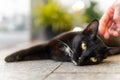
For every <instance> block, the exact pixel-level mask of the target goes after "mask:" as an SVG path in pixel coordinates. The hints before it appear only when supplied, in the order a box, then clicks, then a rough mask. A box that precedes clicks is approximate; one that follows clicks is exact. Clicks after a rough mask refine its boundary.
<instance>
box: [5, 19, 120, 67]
mask: <svg viewBox="0 0 120 80" xmlns="http://www.w3.org/2000/svg"><path fill="white" fill-rule="evenodd" d="M97 33H98V21H97V20H94V21H92V22H91V23H90V24H89V25H88V26H87V28H86V29H85V30H83V31H81V32H65V33H63V34H60V35H58V36H57V37H55V38H53V39H51V40H50V41H48V42H46V43H43V44H40V45H37V46H33V47H31V48H28V49H25V50H21V51H17V52H15V53H13V54H11V55H9V56H7V57H6V58H5V61H6V62H15V61H24V60H38V59H53V60H58V61H72V62H73V63H74V64H75V65H89V64H98V63H100V62H102V61H103V59H105V58H106V57H107V56H108V55H109V54H110V53H119V52H120V48H119V47H112V48H111V47H108V46H106V45H105V44H104V42H103V41H102V40H101V37H100V36H99V35H97Z"/></svg>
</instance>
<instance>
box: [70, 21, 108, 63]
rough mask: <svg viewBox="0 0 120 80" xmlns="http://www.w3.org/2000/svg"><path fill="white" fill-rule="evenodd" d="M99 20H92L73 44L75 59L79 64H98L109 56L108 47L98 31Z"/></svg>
mask: <svg viewBox="0 0 120 80" xmlns="http://www.w3.org/2000/svg"><path fill="white" fill-rule="evenodd" d="M98 25H99V23H98V21H97V20H94V21H92V22H91V23H90V24H89V25H88V26H87V27H86V29H85V30H84V31H83V32H82V33H81V34H79V35H77V36H76V37H75V38H74V40H73V44H72V50H73V51H74V54H75V55H74V56H73V59H74V61H75V62H76V63H77V65H92V64H98V63H100V62H101V61H103V59H104V58H105V57H106V56H107V53H108V48H107V46H106V45H105V44H104V43H103V41H102V40H101V38H100V37H99V36H98V35H97V33H98Z"/></svg>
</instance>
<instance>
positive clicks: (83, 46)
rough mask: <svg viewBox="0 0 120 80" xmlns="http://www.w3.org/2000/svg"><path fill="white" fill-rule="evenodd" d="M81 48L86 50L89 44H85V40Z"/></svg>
mask: <svg viewBox="0 0 120 80" xmlns="http://www.w3.org/2000/svg"><path fill="white" fill-rule="evenodd" d="M81 48H82V49H83V50H86V49H87V46H86V44H85V43H84V42H83V43H82V44H81Z"/></svg>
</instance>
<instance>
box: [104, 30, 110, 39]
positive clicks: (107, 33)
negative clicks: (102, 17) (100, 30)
mask: <svg viewBox="0 0 120 80" xmlns="http://www.w3.org/2000/svg"><path fill="white" fill-rule="evenodd" d="M109 37H110V34H109V32H108V31H106V32H105V34H104V38H105V39H108V38H109Z"/></svg>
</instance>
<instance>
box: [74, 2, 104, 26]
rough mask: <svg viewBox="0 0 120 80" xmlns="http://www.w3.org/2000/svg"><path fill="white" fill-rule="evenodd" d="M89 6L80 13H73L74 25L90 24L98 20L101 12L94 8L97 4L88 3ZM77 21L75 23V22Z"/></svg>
mask: <svg viewBox="0 0 120 80" xmlns="http://www.w3.org/2000/svg"><path fill="white" fill-rule="evenodd" d="M90 4H91V5H90V6H89V7H86V8H84V10H82V11H81V12H80V13H75V21H74V24H77V25H81V24H85V23H89V22H91V21H92V20H93V19H100V18H101V16H102V12H101V11H99V9H98V8H96V6H97V3H96V2H93V1H90ZM76 20H77V21H76Z"/></svg>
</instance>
